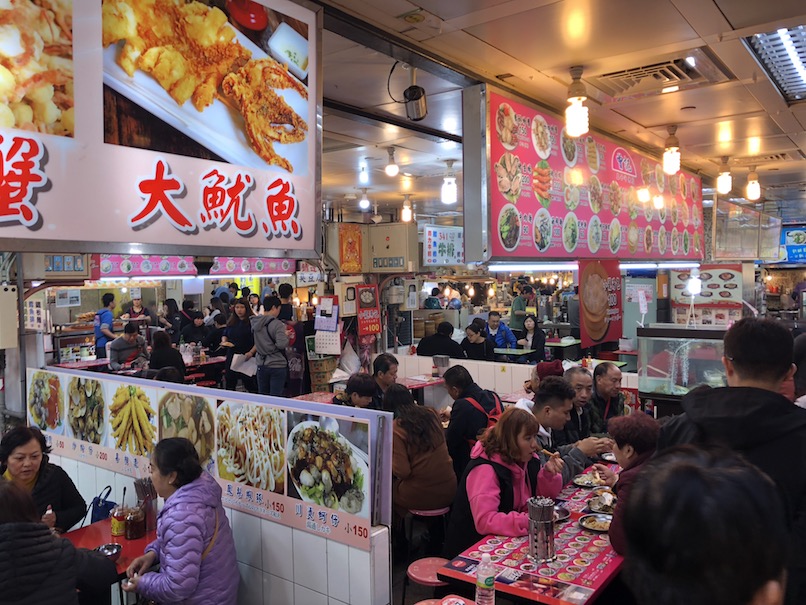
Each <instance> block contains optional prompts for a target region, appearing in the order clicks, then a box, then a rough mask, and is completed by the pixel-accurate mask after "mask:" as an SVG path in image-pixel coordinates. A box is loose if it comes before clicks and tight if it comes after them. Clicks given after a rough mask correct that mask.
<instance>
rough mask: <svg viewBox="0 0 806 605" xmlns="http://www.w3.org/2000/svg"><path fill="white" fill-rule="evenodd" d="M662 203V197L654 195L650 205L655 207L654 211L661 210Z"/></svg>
mask: <svg viewBox="0 0 806 605" xmlns="http://www.w3.org/2000/svg"><path fill="white" fill-rule="evenodd" d="M663 203H664V202H663V196H662V195H656V196H655V197H653V198H652V205H653V206H655V209H656V210H660V209H661V208H663Z"/></svg>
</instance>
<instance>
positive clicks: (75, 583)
mask: <svg viewBox="0 0 806 605" xmlns="http://www.w3.org/2000/svg"><path fill="white" fill-rule="evenodd" d="M116 580H117V569H116V568H115V564H114V563H112V562H111V561H110V560H109V559H107V558H106V557H104V556H103V555H100V554H98V553H94V552H92V551H89V550H85V549H76V548H75V547H74V546H73V545H72V543H71V542H70V541H69V540H68V539H66V538H59V537H58V536H54V535H53V533H51V531H50V529H49V528H48V526H47V525H45V524H44V523H42V522H41V521H40V520H39V515H38V514H37V511H36V507H35V505H34V501H33V499H32V498H31V496H30V494H28V492H26V491H25V489H24V488H22V487H19V486H17V485H16V484H15V483H13V482H10V481H5V480H2V479H0V602H2V603H3V605H32V604H34V603H35V604H36V605H82V604H87V605H89V604H93V605H106V604H108V603H110V602H111V592H110V586H111V585H112V584H113V583H114V582H115V581H116ZM76 589H78V590H80V593H79V592H76Z"/></svg>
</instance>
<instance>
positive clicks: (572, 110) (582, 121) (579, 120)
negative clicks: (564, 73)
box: [565, 65, 589, 137]
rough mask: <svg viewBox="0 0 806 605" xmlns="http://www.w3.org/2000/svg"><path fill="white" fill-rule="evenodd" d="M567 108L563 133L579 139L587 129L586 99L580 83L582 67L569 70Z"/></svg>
mask: <svg viewBox="0 0 806 605" xmlns="http://www.w3.org/2000/svg"><path fill="white" fill-rule="evenodd" d="M567 98H568V103H569V105H568V107H566V108H565V133H566V134H567V135H568V136H569V137H580V136H582V135H583V134H585V133H586V132H588V128H589V120H588V108H587V107H586V106H585V105H584V102H585V100H586V99H587V98H588V93H587V91H586V90H585V85H584V84H583V83H582V67H581V66H578V65H577V66H574V67H572V68H571V86H569V87H568V97H567Z"/></svg>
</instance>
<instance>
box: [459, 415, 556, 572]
mask: <svg viewBox="0 0 806 605" xmlns="http://www.w3.org/2000/svg"><path fill="white" fill-rule="evenodd" d="M538 428H539V426H538V423H537V420H536V419H535V417H534V416H533V415H532V414H530V413H528V412H525V411H523V410H521V409H518V408H511V409H509V410H507V411H506V412H504V413H503V414H502V415H501V417H500V418H499V419H498V422H496V424H495V425H494V426H492V427H491V428H490V429H488V430H487V431H486V432H485V433H484V435H483V436H481V437H480V438H479V441H478V442H477V443H476V444H475V445H474V446H473V451H472V453H471V455H470V456H471V459H470V462H469V464H468V465H467V468H466V469H465V472H464V474H463V476H462V480H461V481H460V483H459V488H458V489H457V491H456V498H455V499H454V501H453V510H452V512H451V519H450V522H449V523H448V532H447V536H446V539H445V546H444V548H443V556H445V557H446V558H448V559H452V558H453V557H455V556H456V555H458V554H459V553H460V552H462V551H463V550H465V549H466V548H468V547H470V546H472V545H473V544H474V543H476V542H478V541H479V540H481V539H482V537H484V536H485V535H489V534H495V535H499V536H513V537H515V536H525V535H527V534H528V533H529V513H528V511H527V505H526V502H527V500H528V499H529V498H531V497H535V496H547V497H549V498H555V497H556V496H557V495H558V494H559V493H560V490H561V489H562V487H563V483H562V475H561V472H562V466H563V463H562V461H561V460H560V459H559V458H554V457H552V458H550V459H549V460H547V461H546V463H545V464H541V462H540V459H539V458H538V457H537V456H535V450H537V449H539V447H540V446H539V443H538V441H537V431H538Z"/></svg>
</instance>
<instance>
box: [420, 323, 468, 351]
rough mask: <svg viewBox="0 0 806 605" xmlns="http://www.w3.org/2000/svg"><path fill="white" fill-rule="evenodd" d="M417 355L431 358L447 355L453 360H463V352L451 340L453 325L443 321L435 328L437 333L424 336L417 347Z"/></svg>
mask: <svg viewBox="0 0 806 605" xmlns="http://www.w3.org/2000/svg"><path fill="white" fill-rule="evenodd" d="M417 355H420V356H422V357H433V356H434V355H447V356H448V357H453V358H454V359H464V358H465V352H464V351H463V350H462V345H460V344H459V343H458V342H456V341H455V340H454V339H453V324H452V323H451V322H449V321H443V322H442V323H441V324H439V325H438V326H437V333H436V334H432V335H431V336H426V337H425V338H423V339H421V340H420V344H418V345H417Z"/></svg>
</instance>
